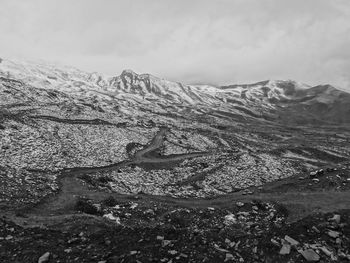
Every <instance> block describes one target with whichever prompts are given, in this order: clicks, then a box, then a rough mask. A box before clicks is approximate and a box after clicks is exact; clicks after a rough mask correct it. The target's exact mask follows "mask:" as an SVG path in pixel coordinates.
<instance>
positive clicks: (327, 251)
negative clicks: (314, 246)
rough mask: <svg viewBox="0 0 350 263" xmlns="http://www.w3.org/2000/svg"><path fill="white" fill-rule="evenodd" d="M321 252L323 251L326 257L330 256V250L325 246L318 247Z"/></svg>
mask: <svg viewBox="0 0 350 263" xmlns="http://www.w3.org/2000/svg"><path fill="white" fill-rule="evenodd" d="M319 249H320V250H321V251H322V252H323V253H325V254H326V255H327V256H328V257H331V256H332V254H333V253H332V251H329V250H328V249H327V248H326V247H320V248H319Z"/></svg>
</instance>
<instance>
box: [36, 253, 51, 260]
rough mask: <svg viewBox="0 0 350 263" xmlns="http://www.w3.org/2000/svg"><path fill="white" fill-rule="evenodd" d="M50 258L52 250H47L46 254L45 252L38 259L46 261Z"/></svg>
mask: <svg viewBox="0 0 350 263" xmlns="http://www.w3.org/2000/svg"><path fill="white" fill-rule="evenodd" d="M49 259H50V252H46V253H45V254H43V255H42V256H41V257H40V258H39V259H38V263H45V262H48V261H49Z"/></svg>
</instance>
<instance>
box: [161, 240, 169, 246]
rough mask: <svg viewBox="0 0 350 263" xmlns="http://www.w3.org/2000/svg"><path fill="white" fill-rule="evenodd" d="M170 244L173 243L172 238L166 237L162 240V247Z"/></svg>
mask: <svg viewBox="0 0 350 263" xmlns="http://www.w3.org/2000/svg"><path fill="white" fill-rule="evenodd" d="M170 244H171V241H170V240H166V239H164V240H162V247H166V246H168V245H170Z"/></svg>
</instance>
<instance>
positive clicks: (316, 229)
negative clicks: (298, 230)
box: [312, 226, 321, 233]
mask: <svg viewBox="0 0 350 263" xmlns="http://www.w3.org/2000/svg"><path fill="white" fill-rule="evenodd" d="M312 230H313V231H315V232H316V233H321V231H320V230H318V228H317V227H315V226H313V227H312Z"/></svg>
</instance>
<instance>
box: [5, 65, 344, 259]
mask: <svg viewBox="0 0 350 263" xmlns="http://www.w3.org/2000/svg"><path fill="white" fill-rule="evenodd" d="M0 61H1V63H0V135H1V136H0V154H1V158H0V182H1V183H0V207H1V228H0V261H1V262H100V263H102V262H304V261H305V262H306V261H309V262H318V261H319V262H347V261H350V246H349V244H350V243H349V238H350V233H349V231H348V230H349V223H350V219H349V215H350V214H349V213H350V192H349V189H350V187H349V186H350V161H349V157H350V143H349V138H350V94H349V93H346V92H343V91H340V90H337V89H335V88H334V87H332V86H330V85H319V86H315V87H311V86H308V85H306V84H302V83H298V82H295V81H282V80H269V81H262V82H259V83H255V84H245V85H230V86H223V87H214V86H209V85H184V84H181V83H175V82H170V81H167V80H163V79H160V78H157V77H155V76H152V75H149V74H136V73H135V72H133V71H131V70H125V71H123V72H122V73H121V75H119V76H116V77H111V78H108V77H105V76H103V75H101V74H98V73H87V72H83V71H80V70H77V69H75V68H70V67H62V66H57V65H52V64H48V63H45V62H40V63H38V62H23V61H10V60H6V59H1V60H0Z"/></svg>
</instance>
